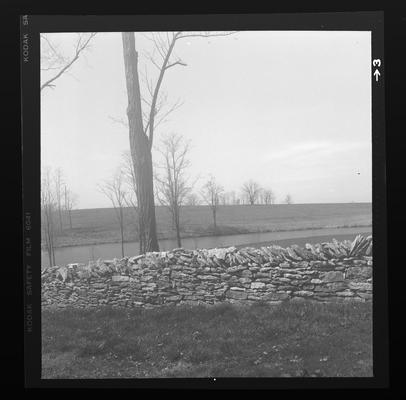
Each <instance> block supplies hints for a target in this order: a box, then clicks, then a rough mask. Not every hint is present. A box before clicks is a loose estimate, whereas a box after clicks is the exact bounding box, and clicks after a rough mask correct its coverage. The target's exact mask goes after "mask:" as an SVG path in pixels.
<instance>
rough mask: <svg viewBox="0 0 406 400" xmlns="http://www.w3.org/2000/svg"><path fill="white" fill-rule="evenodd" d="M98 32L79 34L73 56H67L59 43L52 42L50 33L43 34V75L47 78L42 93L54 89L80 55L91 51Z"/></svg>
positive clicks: (42, 86)
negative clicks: (47, 89)
mask: <svg viewBox="0 0 406 400" xmlns="http://www.w3.org/2000/svg"><path fill="white" fill-rule="evenodd" d="M95 35H96V32H90V33H77V35H76V40H75V43H74V46H73V47H74V50H73V54H72V55H70V56H66V55H64V54H63V52H62V51H61V50H60V49H59V46H58V45H57V43H54V42H53V41H52V40H51V37H50V35H49V34H48V33H41V34H40V38H41V46H42V48H41V75H44V76H46V78H45V81H44V82H43V83H41V91H42V90H43V89H45V88H47V87H48V88H54V87H55V81H56V80H57V79H58V78H60V77H61V76H62V75H63V74H67V73H68V72H69V70H70V68H71V67H72V65H73V64H74V63H75V62H76V61H77V60H78V59H79V57H80V55H81V54H82V53H84V52H85V51H87V50H89V49H90V42H91V40H92V39H93V38H94V36H95Z"/></svg>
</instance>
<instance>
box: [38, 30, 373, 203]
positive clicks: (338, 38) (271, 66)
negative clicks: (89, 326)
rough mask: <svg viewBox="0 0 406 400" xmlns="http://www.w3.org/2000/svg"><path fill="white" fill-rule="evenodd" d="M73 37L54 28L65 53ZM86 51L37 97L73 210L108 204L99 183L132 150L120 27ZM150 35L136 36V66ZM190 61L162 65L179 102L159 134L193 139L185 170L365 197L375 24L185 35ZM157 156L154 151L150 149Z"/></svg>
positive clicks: (231, 185)
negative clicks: (353, 28)
mask: <svg viewBox="0 0 406 400" xmlns="http://www.w3.org/2000/svg"><path fill="white" fill-rule="evenodd" d="M74 35H75V34H52V35H50V36H49V37H50V38H51V39H52V40H53V43H56V45H58V46H59V49H60V50H61V51H63V52H64V53H65V54H69V52H71V51H72V43H73V41H74ZM92 43H93V45H92V48H91V50H90V51H89V52H87V53H86V56H85V57H82V58H80V59H79V60H78V61H77V63H75V64H74V66H73V67H72V69H71V70H70V74H68V75H63V76H62V77H61V78H60V79H58V80H57V81H55V84H56V87H55V88H54V89H48V88H47V89H44V90H43V91H42V94H41V163H42V166H43V167H44V166H49V167H52V168H57V167H60V168H62V170H63V172H64V176H65V180H66V182H67V184H68V186H69V187H70V188H71V190H72V191H73V192H75V193H76V194H77V195H78V200H79V201H78V208H96V207H110V206H111V205H110V203H109V200H108V199H107V198H106V197H105V195H103V194H102V193H100V192H99V191H98V184H100V183H102V182H103V181H104V180H106V179H109V178H110V177H111V176H112V174H113V173H114V171H115V170H116V168H117V167H118V165H119V164H120V163H121V161H122V154H123V152H125V151H128V149H129V139H128V131H127V129H126V128H125V127H124V126H122V125H120V124H117V123H114V122H113V121H112V119H111V118H110V117H113V118H117V119H120V118H122V119H125V118H126V114H125V112H126V106H127V97H126V96H127V95H126V88H125V75H124V63H123V52H122V42H121V34H120V33H99V34H98V35H97V36H96V37H95V38H94V41H93V42H92ZM150 43H151V42H150V41H148V40H147V39H146V38H145V37H144V36H143V35H141V34H136V45H137V48H138V50H139V51H140V53H141V54H140V57H141V59H140V70H141V71H145V70H147V71H148V73H149V75H150V76H151V77H152V78H154V76H155V75H154V72H153V68H154V67H153V66H152V65H151V64H148V62H147V59H146V58H145V57H144V56H143V50H148V49H150V46H151V44H150ZM176 55H177V56H178V57H180V58H181V59H182V60H183V61H184V62H185V63H186V64H187V66H185V67H183V66H176V67H173V68H170V69H169V70H167V72H166V74H165V77H164V82H163V89H164V90H165V92H167V94H168V102H169V104H171V103H173V102H175V101H177V100H178V99H180V100H181V101H182V102H183V105H182V106H181V107H180V108H179V109H177V110H176V111H175V112H173V113H172V114H171V115H170V120H169V121H167V122H166V123H164V124H162V125H160V126H159V128H158V129H157V131H156V134H155V138H156V142H155V143H156V144H159V140H160V137H162V136H163V135H165V134H168V133H171V132H174V133H178V134H180V135H182V136H183V137H184V138H185V139H187V140H189V141H190V143H191V150H190V156H189V158H190V160H191V168H190V176H191V177H193V178H194V177H197V176H199V177H200V179H199V181H198V183H197V187H196V189H197V190H196V191H198V189H199V187H200V186H201V185H202V184H203V183H204V181H205V179H206V178H207V177H208V176H209V174H213V175H214V176H215V177H216V178H217V180H218V181H219V183H221V184H222V185H223V186H224V188H225V190H227V191H232V190H234V191H236V192H239V190H240V188H241V185H242V184H243V183H244V182H245V181H246V180H248V179H250V178H252V179H254V180H256V181H258V182H259V183H260V184H261V185H262V186H263V187H265V188H270V189H272V190H273V191H274V193H275V195H276V200H277V202H281V201H282V200H283V198H284V197H285V196H286V194H287V193H290V194H291V196H292V198H293V201H294V202H295V203H336V202H337V203H339V202H352V201H354V202H370V201H371V200H372V153H371V151H372V144H371V75H370V73H371V66H370V60H371V37H370V32H326V31H323V32H321V31H319V32H317V31H314V32H313V31H307V32H301V31H286V32H280V31H270V32H263V31H257V32H239V33H237V34H235V35H231V36H227V37H216V38H210V39H204V38H192V39H190V40H189V39H182V40H181V41H179V42H178V43H177V45H176ZM154 157H155V159H156V152H155V151H154Z"/></svg>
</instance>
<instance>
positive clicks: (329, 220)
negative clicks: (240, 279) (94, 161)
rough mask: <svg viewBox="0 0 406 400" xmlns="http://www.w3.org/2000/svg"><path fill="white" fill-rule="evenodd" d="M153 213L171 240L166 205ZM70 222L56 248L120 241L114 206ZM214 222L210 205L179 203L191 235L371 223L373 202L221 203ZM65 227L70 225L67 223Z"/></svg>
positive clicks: (131, 229)
mask: <svg viewBox="0 0 406 400" xmlns="http://www.w3.org/2000/svg"><path fill="white" fill-rule="evenodd" d="M156 217H157V229H158V238H159V239H170V238H174V237H175V233H174V231H173V229H172V226H171V220H170V214H169V211H168V210H167V209H166V208H165V207H156ZM65 222H66V221H65ZM72 222H73V228H72V229H69V228H65V229H64V230H63V232H62V233H60V234H58V237H57V240H56V247H62V246H74V245H86V244H100V243H115V242H119V241H120V233H119V226H118V223H117V221H116V219H115V213H114V209H112V208H98V209H86V210H75V211H73V212H72ZM217 223H218V229H217V231H216V232H215V231H214V230H213V225H212V216H211V212H210V209H209V207H208V206H185V207H182V237H191V236H206V235H213V234H217V235H230V234H237V233H252V232H270V231H289V230H304V229H316V228H331V227H353V226H354V227H358V226H370V225H371V224H372V205H371V203H340V204H290V205H286V204H276V205H270V206H265V205H257V206H248V205H243V206H220V207H219V210H218V215H217ZM65 226H66V227H67V226H68V224H67V223H65ZM125 240H126V241H128V242H133V241H136V240H137V235H136V230H135V223H134V214H133V211H132V209H125Z"/></svg>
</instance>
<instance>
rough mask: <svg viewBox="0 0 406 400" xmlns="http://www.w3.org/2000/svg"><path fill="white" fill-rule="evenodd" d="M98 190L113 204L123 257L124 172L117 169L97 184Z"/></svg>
mask: <svg viewBox="0 0 406 400" xmlns="http://www.w3.org/2000/svg"><path fill="white" fill-rule="evenodd" d="M99 190H100V191H101V192H102V193H104V194H105V195H106V196H107V197H108V198H109V199H110V201H111V203H112V204H113V208H114V211H115V214H116V218H117V221H118V223H119V224H120V235H121V255H122V257H124V212H123V209H124V207H125V204H126V203H125V198H126V192H125V188H124V174H123V171H122V170H121V169H118V170H117V172H116V173H115V174H114V176H113V178H112V179H111V180H109V181H105V182H104V184H103V185H101V186H99Z"/></svg>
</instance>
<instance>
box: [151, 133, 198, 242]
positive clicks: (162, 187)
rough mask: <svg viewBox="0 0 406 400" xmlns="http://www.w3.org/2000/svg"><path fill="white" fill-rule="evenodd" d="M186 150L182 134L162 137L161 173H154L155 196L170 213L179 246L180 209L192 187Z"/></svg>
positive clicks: (186, 144)
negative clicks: (187, 172)
mask: <svg viewBox="0 0 406 400" xmlns="http://www.w3.org/2000/svg"><path fill="white" fill-rule="evenodd" d="M188 151H189V144H188V143H185V142H184V140H183V138H182V136H180V135H176V134H171V135H169V136H168V137H166V138H164V139H163V140H162V149H161V150H160V153H161V154H162V156H163V164H162V165H161V166H158V167H160V168H161V169H162V170H163V173H162V174H156V175H155V179H156V182H157V197H158V200H159V202H160V203H161V204H162V205H164V206H166V207H168V209H169V211H170V213H171V216H172V223H173V225H174V227H175V230H176V239H177V242H178V246H179V247H181V246H182V243H181V237H180V209H181V206H182V205H183V204H184V203H185V200H186V198H187V196H188V195H189V194H190V192H191V190H192V187H193V185H191V184H190V183H189V179H188V177H187V176H186V171H187V169H188V168H189V166H190V161H189V160H188V159H187V154H188Z"/></svg>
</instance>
